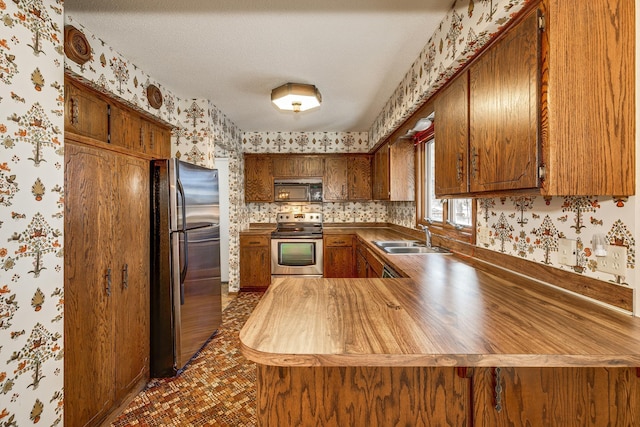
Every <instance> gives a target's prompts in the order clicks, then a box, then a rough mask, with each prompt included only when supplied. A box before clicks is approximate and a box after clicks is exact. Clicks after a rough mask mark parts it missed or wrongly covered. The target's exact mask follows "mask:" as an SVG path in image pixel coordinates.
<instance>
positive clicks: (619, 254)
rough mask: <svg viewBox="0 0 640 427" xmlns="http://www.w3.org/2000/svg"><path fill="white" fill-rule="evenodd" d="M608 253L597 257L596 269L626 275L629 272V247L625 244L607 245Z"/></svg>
mask: <svg viewBox="0 0 640 427" xmlns="http://www.w3.org/2000/svg"><path fill="white" fill-rule="evenodd" d="M605 249H606V250H607V255H606V256H603V257H597V258H596V259H597V260H598V261H597V262H598V265H597V266H596V270H598V271H602V272H603V273H611V274H615V275H616V276H624V275H625V274H626V273H627V248H626V247H624V246H613V245H606V247H605Z"/></svg>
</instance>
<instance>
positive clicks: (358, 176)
mask: <svg viewBox="0 0 640 427" xmlns="http://www.w3.org/2000/svg"><path fill="white" fill-rule="evenodd" d="M348 161H349V200H371V156H368V155H361V156H349V157H348Z"/></svg>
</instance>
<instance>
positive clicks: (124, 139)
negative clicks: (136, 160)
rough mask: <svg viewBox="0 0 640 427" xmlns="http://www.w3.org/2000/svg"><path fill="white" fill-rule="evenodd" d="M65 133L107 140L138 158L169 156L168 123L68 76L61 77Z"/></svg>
mask: <svg viewBox="0 0 640 427" xmlns="http://www.w3.org/2000/svg"><path fill="white" fill-rule="evenodd" d="M65 132H68V133H70V134H75V135H81V136H83V137H88V138H91V139H94V140H97V141H100V142H104V143H109V144H111V146H112V147H118V148H117V149H115V148H114V150H115V151H119V152H124V153H130V154H135V155H142V156H138V157H145V158H154V159H168V158H169V157H171V131H170V127H169V126H166V125H164V124H162V123H160V122H155V121H153V120H151V119H147V118H144V117H143V116H142V114H140V113H138V112H137V111H134V110H133V109H131V108H129V107H126V106H124V105H123V104H121V103H119V102H116V101H115V100H113V99H111V98H109V97H107V96H106V95H104V94H99V93H96V92H95V91H93V90H92V89H90V88H88V87H84V86H82V85H80V84H79V83H77V82H75V81H73V80H71V79H69V78H65ZM85 142H86V141H85ZM107 147H108V146H104V147H103V148H107ZM121 149H124V150H121Z"/></svg>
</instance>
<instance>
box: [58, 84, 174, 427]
mask: <svg viewBox="0 0 640 427" xmlns="http://www.w3.org/2000/svg"><path fill="white" fill-rule="evenodd" d="M69 87H70V88H71V90H70V91H69V92H71V94H72V95H74V96H69V97H68V99H67V102H66V103H65V112H66V113H67V112H68V113H69V114H68V115H66V118H68V120H69V121H72V122H73V123H72V124H73V126H66V131H65V262H64V265H65V313H64V315H65V316H64V331H65V336H64V341H65V360H64V362H65V363H64V369H65V375H64V390H65V411H64V413H65V425H70V426H86V425H98V424H100V423H102V422H103V421H104V420H105V419H107V418H108V417H109V415H110V414H111V413H112V412H113V411H114V409H115V408H117V407H118V406H119V405H121V404H122V403H123V402H125V401H126V399H127V398H128V397H129V396H130V395H131V394H133V393H137V392H138V391H139V390H140V389H141V388H142V386H143V385H144V384H145V383H146V382H147V381H148V379H149V300H150V298H149V292H150V289H149V285H150V283H149V281H150V278H149V277H150V276H149V268H150V264H149V257H150V234H149V233H150V223H149V221H150V162H149V161H150V160H151V159H152V158H153V156H151V155H149V154H145V153H141V152H139V151H135V150H129V149H123V148H122V145H117V146H114V145H112V144H110V143H109V142H108V141H109V140H111V135H114V134H115V132H116V131H117V129H118V126H120V125H122V124H123V123H124V124H126V125H127V126H129V125H130V123H131V121H132V120H123V121H120V120H114V119H113V118H112V117H110V116H109V115H108V110H109V109H110V108H109V104H113V103H114V101H113V100H110V99H108V98H106V97H104V96H103V95H100V94H97V93H94V92H93V91H91V90H90V89H82V87H80V86H78V85H71V84H70V85H69ZM78 90H80V91H82V97H80V96H76V95H77V93H78ZM69 92H67V93H69ZM84 100H88V102H90V103H91V105H93V106H95V105H106V106H107V108H106V109H103V108H97V109H96V108H94V109H91V108H84V105H83V104H82V102H83V101H84ZM73 104H75V105H73ZM119 108H120V110H119V114H120V115H122V114H131V115H137V113H136V112H134V111H129V110H126V109H124V108H125V107H122V106H119ZM123 112H124V113H123ZM135 120H138V118H137V117H135V118H134V121H135ZM100 121H106V122H107V123H108V126H106V128H107V129H109V130H110V132H109V133H108V134H107V135H105V136H106V140H103V138H102V136H103V134H102V133H97V134H93V135H89V134H88V133H86V132H85V133H84V135H83V134H82V133H75V132H74V131H76V130H77V129H91V128H92V127H93V128H97V129H102V128H103V126H102V125H99V126H98V125H96V123H99V122H100ZM92 123H93V124H92ZM168 135H169V134H168V132H167V133H166V140H165V141H164V142H163V144H165V145H166V146H167V149H168V148H169V144H170V142H169V140H168Z"/></svg>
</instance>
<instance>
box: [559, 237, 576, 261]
mask: <svg viewBox="0 0 640 427" xmlns="http://www.w3.org/2000/svg"><path fill="white" fill-rule="evenodd" d="M576 253H577V252H576V241H575V240H572V239H559V240H558V262H559V263H560V264H564V265H568V266H571V267H575V266H576V264H577V262H576V260H577V257H576Z"/></svg>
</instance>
